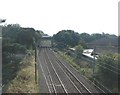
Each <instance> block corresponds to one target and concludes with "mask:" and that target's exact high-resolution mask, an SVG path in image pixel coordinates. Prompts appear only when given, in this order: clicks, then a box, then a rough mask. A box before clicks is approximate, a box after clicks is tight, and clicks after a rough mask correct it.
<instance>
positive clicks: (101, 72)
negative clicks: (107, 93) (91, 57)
mask: <svg viewBox="0 0 120 95" xmlns="http://www.w3.org/2000/svg"><path fill="white" fill-rule="evenodd" d="M97 64H100V65H102V66H103V67H106V68H109V69H111V70H112V68H110V67H109V65H111V66H113V67H117V61H116V60H115V56H114V55H113V54H106V55H103V56H100V57H99V58H98V60H97ZM103 67H101V66H98V67H97V68H98V70H97V72H96V76H95V77H96V78H97V79H98V80H100V81H101V82H102V83H103V84H104V85H105V86H107V87H109V88H110V89H113V88H115V87H116V88H117V84H118V75H117V74H115V73H114V72H111V71H109V70H108V69H105V68H103Z"/></svg>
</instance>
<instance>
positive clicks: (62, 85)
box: [45, 51, 68, 95]
mask: <svg viewBox="0 0 120 95" xmlns="http://www.w3.org/2000/svg"><path fill="white" fill-rule="evenodd" d="M45 54H46V56H47V58H48V61H49V62H50V65H51V66H52V68H53V70H54V72H55V74H56V76H57V78H58V80H59V82H60V84H61V86H62V88H63V90H64V92H65V93H66V94H67V95H68V92H67V90H66V88H65V86H64V84H63V83H62V81H61V79H60V77H59V75H58V74H57V72H56V70H55V68H54V66H53V64H52V62H51V60H50V58H49V56H48V55H47V53H46V51H45Z"/></svg>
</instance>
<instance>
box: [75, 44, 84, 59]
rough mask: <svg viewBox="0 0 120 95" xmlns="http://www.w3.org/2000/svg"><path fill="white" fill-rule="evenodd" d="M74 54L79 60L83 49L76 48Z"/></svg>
mask: <svg viewBox="0 0 120 95" xmlns="http://www.w3.org/2000/svg"><path fill="white" fill-rule="evenodd" d="M75 52H76V54H77V58H80V57H81V55H82V53H83V47H82V46H81V45H78V46H76V47H75Z"/></svg>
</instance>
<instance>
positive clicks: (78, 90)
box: [45, 49, 92, 95]
mask: <svg viewBox="0 0 120 95" xmlns="http://www.w3.org/2000/svg"><path fill="white" fill-rule="evenodd" d="M45 51H46V56H47V58H48V60H49V61H50V63H51V65H52V67H53V68H54V66H55V64H56V65H58V67H59V68H60V69H61V71H62V72H63V73H64V74H65V76H66V77H67V78H68V80H69V81H70V82H71V84H72V86H73V87H74V89H76V93H81V94H82V93H87V94H89V95H92V92H91V91H90V90H89V89H88V88H87V87H86V86H85V85H84V84H83V83H82V82H81V81H80V80H79V79H78V78H77V77H76V76H75V75H74V73H72V72H71V71H70V70H69V68H67V66H65V65H64V63H62V62H61V61H60V60H59V59H58V58H57V57H56V55H55V54H54V52H53V51H51V50H49V49H46V50H45ZM48 53H49V54H48ZM49 55H50V56H49ZM51 60H52V61H53V60H54V61H55V62H54V65H53V63H52V62H51ZM54 69H55V68H54ZM54 71H55V70H54ZM56 73H57V71H56ZM58 76H59V75H58ZM64 87H65V86H64ZM67 92H69V91H67V90H66V93H67Z"/></svg>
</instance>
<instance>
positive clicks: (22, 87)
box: [5, 53, 39, 93]
mask: <svg viewBox="0 0 120 95" xmlns="http://www.w3.org/2000/svg"><path fill="white" fill-rule="evenodd" d="M38 92H39V90H38V85H37V84H36V83H35V60H34V56H33V54H32V53H31V54H28V55H26V56H25V58H24V59H23V60H22V61H21V62H20V70H19V71H18V72H17V75H16V77H15V78H14V79H13V80H12V81H11V82H10V83H9V84H8V85H7V87H6V89H5V93H38Z"/></svg>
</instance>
